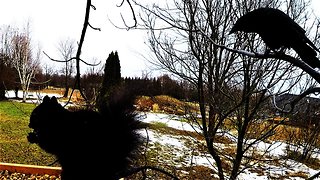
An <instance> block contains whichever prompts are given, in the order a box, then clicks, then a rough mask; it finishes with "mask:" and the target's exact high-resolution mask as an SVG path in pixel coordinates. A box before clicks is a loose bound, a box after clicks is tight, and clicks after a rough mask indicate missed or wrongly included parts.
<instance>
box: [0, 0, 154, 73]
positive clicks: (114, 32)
mask: <svg viewBox="0 0 320 180" xmlns="http://www.w3.org/2000/svg"><path fill="white" fill-rule="evenodd" d="M92 3H93V5H94V6H95V7H96V10H92V9H91V13H90V24H91V25H92V26H94V27H97V28H101V31H95V30H92V29H91V28H88V29H87V34H86V37H85V41H84V45H83V48H82V55H81V58H82V59H84V60H86V61H87V62H89V63H93V62H94V59H97V60H96V61H97V62H100V61H101V62H102V64H104V62H105V60H106V59H107V57H108V55H109V53H111V51H118V54H119V59H120V63H121V73H122V76H124V77H127V76H130V77H135V76H142V74H145V73H150V71H152V70H151V69H150V68H149V65H148V63H147V61H146V60H145V58H143V57H142V54H144V53H146V50H147V49H148V48H147V46H146V45H145V43H144V41H145V40H146V39H145V34H146V31H138V30H129V31H127V30H121V29H117V28H115V27H114V26H113V25H112V23H110V21H109V19H110V20H112V21H113V23H115V24H116V25H118V26H123V27H124V24H123V22H122V20H121V16H120V13H121V14H126V12H130V9H129V7H128V6H127V5H125V6H123V7H120V8H118V7H117V6H116V5H117V3H118V4H120V3H121V1H118V0H116V1H113V2H110V1H109V0H93V1H92ZM85 8H86V1H85V0H82V1H80V0H68V1H65V0H55V1H43V0H28V1H25V0H10V1H3V2H1V7H0V27H3V25H12V26H15V27H19V28H22V27H23V26H24V25H25V24H26V23H27V22H29V23H30V30H31V35H32V39H33V42H34V44H37V43H39V44H40V46H41V48H42V50H43V51H45V52H46V53H47V54H48V55H49V56H50V57H52V58H54V59H59V58H60V54H59V52H58V50H57V48H58V44H59V42H60V41H63V40H66V39H67V38H70V39H73V40H75V42H79V39H80V36H81V31H82V27H83V21H84V13H85ZM124 18H125V19H126V20H127V23H128V24H130V23H133V21H132V17H131V16H129V15H127V16H124ZM41 62H42V65H45V64H48V65H51V66H53V67H55V68H59V67H60V66H62V64H63V63H57V62H52V61H50V60H49V59H48V58H47V57H46V56H44V55H43V56H42V61H41ZM87 68H89V67H88V66H87V65H85V64H81V71H82V72H81V74H83V73H84V72H85V71H86V69H87Z"/></svg>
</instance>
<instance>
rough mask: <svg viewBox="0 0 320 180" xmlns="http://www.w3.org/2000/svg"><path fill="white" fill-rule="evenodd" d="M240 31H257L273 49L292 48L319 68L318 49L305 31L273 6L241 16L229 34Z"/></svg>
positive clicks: (308, 62)
mask: <svg viewBox="0 0 320 180" xmlns="http://www.w3.org/2000/svg"><path fill="white" fill-rule="evenodd" d="M237 31H242V32H246V33H257V34H259V36H260V37H261V38H262V40H263V41H264V42H265V44H266V45H267V46H268V47H269V48H270V49H271V50H273V51H275V50H277V49H279V48H289V49H290V48H292V49H293V50H294V51H295V52H296V53H297V54H298V55H299V57H300V58H301V59H302V60H303V61H304V62H305V63H307V64H308V65H309V66H311V67H312V68H320V61H319V59H318V58H317V52H316V51H318V52H319V49H318V48H317V47H316V46H315V45H314V44H313V43H312V42H311V41H310V40H309V39H308V37H307V36H306V35H305V33H306V31H305V30H304V29H303V28H302V27H301V26H299V25H298V24H297V23H296V22H295V21H294V20H293V19H291V18H290V17H289V16H288V15H287V14H285V13H284V12H282V11H280V10H278V9H274V8H258V9H255V10H253V11H251V12H248V13H247V14H245V15H243V16H241V17H240V18H239V19H238V20H237V21H236V23H235V24H234V26H233V27H232V29H231V31H230V34H231V33H234V32H237Z"/></svg>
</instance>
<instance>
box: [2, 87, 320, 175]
mask: <svg viewBox="0 0 320 180" xmlns="http://www.w3.org/2000/svg"><path fill="white" fill-rule="evenodd" d="M46 95H48V96H49V97H52V96H56V97H57V98H59V97H61V95H60V94H50V93H48V94H46V93H41V94H40V93H37V92H29V93H28V98H29V99H30V100H28V102H30V103H40V102H38V100H39V99H43V97H44V96H46ZM6 97H8V98H14V97H15V92H14V91H7V92H6ZM18 97H19V98H22V91H19V92H18ZM61 104H62V105H63V103H61ZM181 119H185V118H184V117H181V116H177V115H170V114H162V113H151V112H147V113H140V120H141V121H143V122H146V123H155V122H160V123H164V124H166V125H167V126H168V127H171V128H175V129H178V130H185V131H190V132H195V131H196V132H201V130H200V128H199V127H196V126H192V125H190V124H189V123H187V122H184V121H180V120H181ZM140 133H141V134H143V135H144V136H145V137H148V139H149V141H150V142H151V143H159V144H160V145H163V146H168V147H170V151H172V152H170V153H171V154H174V155H175V158H181V157H185V155H186V153H187V154H188V152H191V151H193V150H194V149H191V147H190V146H187V145H186V144H185V143H184V141H182V140H181V138H179V136H173V135H167V134H162V133H158V132H156V131H153V130H147V132H146V130H141V131H140ZM219 133H221V134H223V135H224V136H225V137H228V138H229V139H230V140H231V141H232V142H236V138H235V137H234V136H232V135H231V133H225V132H223V131H220V132H219ZM190 138H191V137H190ZM249 141H254V140H249ZM223 146H224V145H223ZM223 146H222V144H221V145H220V147H223ZM286 146H287V144H286V143H284V142H274V143H272V144H270V143H265V142H258V143H257V144H256V145H255V146H254V148H255V149H256V150H258V151H261V152H264V150H266V149H268V150H269V154H268V155H269V156H272V157H281V156H282V155H285V150H286ZM173 151H176V152H173ZM317 157H319V154H317ZM190 162H192V163H193V164H197V165H203V166H206V167H209V168H212V169H216V168H215V163H214V160H213V158H212V157H211V156H210V155H209V154H199V155H193V154H192V155H191V154H189V156H188V158H187V159H186V163H185V164H188V165H190ZM282 164H286V165H287V166H288V167H289V168H285V167H282V166H276V165H272V164H259V165H256V166H255V167H257V168H260V167H262V168H264V169H267V171H268V172H265V173H264V174H267V175H261V174H258V173H255V172H251V171H250V170H248V169H246V170H244V172H243V173H241V174H240V175H239V176H238V179H239V180H248V179H256V180H266V179H270V177H273V178H274V177H276V176H277V175H285V174H288V173H294V172H305V173H308V174H309V176H310V175H313V174H315V173H317V172H318V171H317V170H313V169H311V168H309V167H307V166H306V165H304V164H302V163H298V162H295V161H290V160H286V161H283V162H282ZM289 179H295V180H299V179H302V178H299V177H292V178H289Z"/></svg>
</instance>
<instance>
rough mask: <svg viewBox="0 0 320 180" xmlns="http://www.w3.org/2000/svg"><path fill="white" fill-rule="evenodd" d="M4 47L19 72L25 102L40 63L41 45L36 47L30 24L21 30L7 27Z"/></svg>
mask: <svg viewBox="0 0 320 180" xmlns="http://www.w3.org/2000/svg"><path fill="white" fill-rule="evenodd" d="M4 34H6V36H5V37H4V40H3V42H4V43H3V44H2V49H3V52H4V53H5V54H6V55H7V56H8V57H9V58H10V59H11V61H12V62H11V63H12V64H11V65H12V66H13V67H14V68H15V70H16V71H17V73H18V77H19V80H20V85H21V89H22V91H23V102H25V101H26V98H27V93H28V90H29V85H30V83H31V80H32V78H34V75H35V72H36V70H37V69H38V68H39V63H40V52H41V50H40V47H38V48H34V46H33V45H32V41H31V34H30V27H29V24H27V25H26V27H25V28H23V30H22V31H20V30H19V29H17V28H10V27H8V28H6V32H4Z"/></svg>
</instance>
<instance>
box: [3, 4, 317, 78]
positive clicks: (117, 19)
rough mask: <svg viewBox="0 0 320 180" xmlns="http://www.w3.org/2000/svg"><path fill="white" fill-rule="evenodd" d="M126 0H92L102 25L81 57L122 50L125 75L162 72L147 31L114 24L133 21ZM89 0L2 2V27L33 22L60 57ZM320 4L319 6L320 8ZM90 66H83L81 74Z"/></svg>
mask: <svg viewBox="0 0 320 180" xmlns="http://www.w3.org/2000/svg"><path fill="white" fill-rule="evenodd" d="M121 2H122V0H112V1H111V0H92V3H93V5H94V6H95V7H96V10H91V14H90V24H91V25H92V26H94V27H97V28H101V31H94V30H92V29H90V28H88V30H87V34H86V37H85V42H84V46H83V48H82V55H81V58H82V59H84V60H86V61H87V62H89V63H93V62H95V61H94V59H96V62H100V61H101V63H102V64H103V63H104V61H105V60H106V59H107V57H108V55H109V53H111V51H118V54H119V59H120V64H121V73H122V76H123V77H128V76H130V77H136V76H138V77H141V76H142V75H143V74H149V75H151V76H154V75H156V74H157V73H158V72H156V71H154V69H153V68H152V67H151V66H150V64H149V63H148V61H147V60H146V59H145V58H144V57H143V56H148V54H150V53H149V52H148V47H147V45H146V43H145V41H146V40H147V37H146V33H147V31H142V30H129V31H127V30H121V29H117V28H116V27H114V26H113V25H112V23H111V22H110V21H109V19H110V20H111V21H112V22H113V23H114V24H116V25H118V26H122V27H124V24H123V22H122V19H121V16H120V15H121V14H122V15H124V19H125V20H126V22H127V23H128V24H133V23H134V22H133V20H132V16H131V10H130V8H129V6H128V5H127V4H126V3H125V5H124V6H123V7H117V5H119V4H120V3H121ZM312 3H313V8H315V9H319V10H316V11H315V13H316V14H317V16H319V17H320V1H319V0H313V2H312ZM85 6H86V1H85V0H81V1H80V0H67V1H66V0H55V1H48V0H46V1H44V0H28V1H26V0H10V1H2V2H1V7H0V27H3V25H12V26H15V27H20V28H21V27H23V26H24V25H25V24H26V23H27V22H29V23H30V29H31V33H32V39H33V41H34V43H39V44H40V46H41V48H42V50H43V51H45V52H46V53H47V54H48V55H49V56H50V57H52V58H54V59H59V58H60V54H59V52H58V50H57V48H58V43H59V41H63V40H66V39H67V38H70V39H73V40H75V41H76V42H78V41H79V39H80V35H81V30H82V27H83V20H84V13H85ZM318 7H319V8H318ZM41 63H42V65H46V64H47V65H50V66H52V67H55V68H56V69H59V68H61V67H62V64H61V63H57V62H52V61H50V60H49V59H48V58H47V57H46V56H44V55H43V56H42V61H41ZM87 68H89V67H88V66H87V65H85V64H82V65H81V74H83V73H84V72H85V71H86V69H87Z"/></svg>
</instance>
